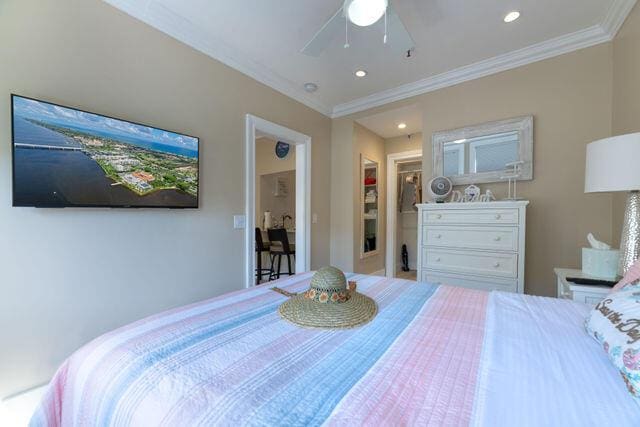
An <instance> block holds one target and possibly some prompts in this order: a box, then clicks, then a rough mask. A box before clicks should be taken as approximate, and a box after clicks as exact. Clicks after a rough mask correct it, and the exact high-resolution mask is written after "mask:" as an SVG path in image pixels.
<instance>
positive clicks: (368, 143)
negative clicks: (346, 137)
mask: <svg viewBox="0 0 640 427" xmlns="http://www.w3.org/2000/svg"><path fill="white" fill-rule="evenodd" d="M353 141H354V147H355V151H354V156H353V171H354V175H353V212H354V215H353V230H354V245H353V259H354V268H353V271H354V272H355V273H365V274H368V273H374V272H378V271H380V270H383V269H384V262H385V236H386V234H385V233H386V222H385V221H386V215H385V207H386V203H387V201H386V200H387V199H386V193H387V187H386V176H387V175H386V173H387V172H386V159H385V141H384V139H383V138H382V137H380V136H378V135H377V134H375V133H373V132H371V131H370V130H369V129H367V128H365V127H363V126H361V125H359V124H358V123H354V139H353ZM363 157H365V158H367V159H369V160H373V161H374V162H378V237H377V245H378V251H377V252H376V253H375V254H374V255H370V256H366V257H364V258H361V249H362V245H363V236H362V227H361V225H362V224H361V221H362V205H361V192H362V185H361V184H362V176H361V170H360V169H361V167H360V160H361V158H363Z"/></svg>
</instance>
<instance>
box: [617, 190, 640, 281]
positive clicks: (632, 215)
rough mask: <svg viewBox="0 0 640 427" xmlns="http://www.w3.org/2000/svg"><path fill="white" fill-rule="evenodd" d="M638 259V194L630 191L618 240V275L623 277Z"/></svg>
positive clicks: (639, 254) (639, 205)
mask: <svg viewBox="0 0 640 427" xmlns="http://www.w3.org/2000/svg"><path fill="white" fill-rule="evenodd" d="M638 258H640V192H638V191H630V192H629V195H628V196H627V207H626V208H625V211H624V225H623V227H622V237H621V238H620V264H619V265H618V273H619V274H620V275H621V276H624V274H625V273H626V272H627V270H629V268H630V267H631V266H632V265H633V263H634V262H636V260H637V259H638Z"/></svg>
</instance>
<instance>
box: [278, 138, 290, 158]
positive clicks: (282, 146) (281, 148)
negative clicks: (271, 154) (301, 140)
mask: <svg viewBox="0 0 640 427" xmlns="http://www.w3.org/2000/svg"><path fill="white" fill-rule="evenodd" d="M290 148H291V146H290V145H289V144H287V143H286V142H282V141H278V142H277V143H276V157H278V158H279V159H284V158H285V157H287V156H288V155H289V149H290Z"/></svg>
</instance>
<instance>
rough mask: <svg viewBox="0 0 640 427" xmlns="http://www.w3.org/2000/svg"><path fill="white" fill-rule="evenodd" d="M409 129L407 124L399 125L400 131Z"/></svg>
mask: <svg viewBox="0 0 640 427" xmlns="http://www.w3.org/2000/svg"><path fill="white" fill-rule="evenodd" d="M406 128H407V124H406V123H399V124H398V129H406Z"/></svg>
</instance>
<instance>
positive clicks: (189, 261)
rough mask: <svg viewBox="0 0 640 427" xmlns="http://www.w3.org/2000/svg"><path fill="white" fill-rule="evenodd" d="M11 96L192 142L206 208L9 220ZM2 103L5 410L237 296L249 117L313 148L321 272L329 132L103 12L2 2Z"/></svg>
mask: <svg viewBox="0 0 640 427" xmlns="http://www.w3.org/2000/svg"><path fill="white" fill-rule="evenodd" d="M11 92H15V93H18V94H23V95H26V96H31V97H35V98H41V99H45V100H50V101H53V102H57V103H60V104H66V105H70V106H75V107H79V108H82V109H85V110H89V111H93V112H97V113H102V114H107V115H112V116H116V117H122V118H125V119H129V120H132V121H136V122H141V123H147V124H150V125H153V126H159V127H162V128H168V129H173V130H176V131H180V132H185V133H188V134H192V135H196V136H199V137H200V138H201V151H200V156H201V157H200V161H201V181H200V182H201V193H200V194H201V200H200V204H201V208H200V209H198V210H183V211H169V210H144V209H142V210H108V209H57V210H52V209H26V208H12V207H11V123H10V117H11V112H10V105H9V94H10V93H11ZM0 98H1V99H0V101H1V102H0V201H1V203H0V259H2V260H4V262H3V263H2V265H1V266H0V291H1V293H2V297H1V298H0V325H2V326H1V327H0V342H1V343H2V349H1V350H0V397H4V396H6V395H8V394H11V393H14V392H17V391H19V390H23V389H25V388H28V387H31V386H34V385H37V384H40V383H43V382H45V381H47V380H48V379H49V378H50V376H51V375H52V373H53V372H54V369H55V368H56V367H57V366H58V365H59V364H60V363H61V362H62V361H63V359H64V358H65V357H67V356H68V355H69V354H70V353H71V352H72V351H74V350H75V349H77V348H78V347H79V346H81V345H82V344H84V343H86V342H87V341H89V340H90V339H92V338H94V337H96V336H97V335H99V334H101V333H103V332H105V331H108V330H111V329H114V328H115V327H117V326H120V325H123V324H126V323H129V322H131V321H133V320H135V319H139V318H141V317H144V316H146V315H149V314H152V313H157V312H159V311H161V310H164V309H166V308H169V307H175V306H180V305H183V304H186V303H190V302H193V301H197V300H201V299H204V298H208V297H211V296H214V295H218V294H221V293H224V292H227V291H231V290H235V289H240V288H242V286H243V279H244V275H243V272H244V264H245V261H244V258H243V256H242V254H243V231H242V230H234V229H233V219H232V216H233V214H239V213H242V212H243V211H244V197H245V195H244V184H243V181H244V116H245V114H246V113H251V114H255V115H257V116H260V117H263V118H265V119H267V120H270V121H273V122H276V123H279V124H282V125H284V126H287V127H289V128H292V129H295V130H297V131H299V132H302V133H305V134H307V135H310V136H311V137H312V138H313V144H312V146H313V152H312V168H311V170H312V174H313V175H312V192H311V197H312V200H311V207H312V212H314V213H317V214H318V222H317V224H313V225H312V248H311V250H312V253H311V256H312V267H318V266H321V265H325V264H327V263H328V262H329V213H330V210H329V201H330V200H329V186H328V185H327V179H328V178H327V174H328V173H329V170H330V138H331V121H330V119H328V118H326V117H325V116H322V115H320V114H319V113H317V112H315V111H312V110H310V109H309V108H307V107H305V106H303V105H301V104H299V103H297V102H295V101H292V100H291V99H289V98H287V97H285V96H284V95H281V94H279V93H277V92H275V91H273V90H271V89H269V88H267V87H266V86H263V85H261V84H259V83H257V82H255V81H254V80H252V79H250V78H248V77H246V76H244V75H242V74H240V73H238V72H236V71H234V70H232V69H230V68H228V67H226V66H225V65H223V64H221V63H219V62H216V61H214V60H212V59H210V58H209V57H207V56H205V55H203V54H201V53H198V52H196V51H195V50H193V49H191V48H188V47H187V46H185V45H183V44H181V43H179V42H177V41H175V40H173V39H171V38H169V37H168V36H166V35H164V34H162V33H160V32H158V31H156V30H154V29H152V28H150V27H148V26H146V25H143V24H141V23H140V22H139V21H137V20H135V19H133V18H131V17H129V16H127V15H125V14H124V13H122V12H120V11H118V10H116V9H114V8H112V7H110V6H109V5H107V4H106V3H103V2H101V1H99V0H9V1H6V0H5V1H2V2H0ZM349 200H350V199H349ZM9 325H10V326H9Z"/></svg>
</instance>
